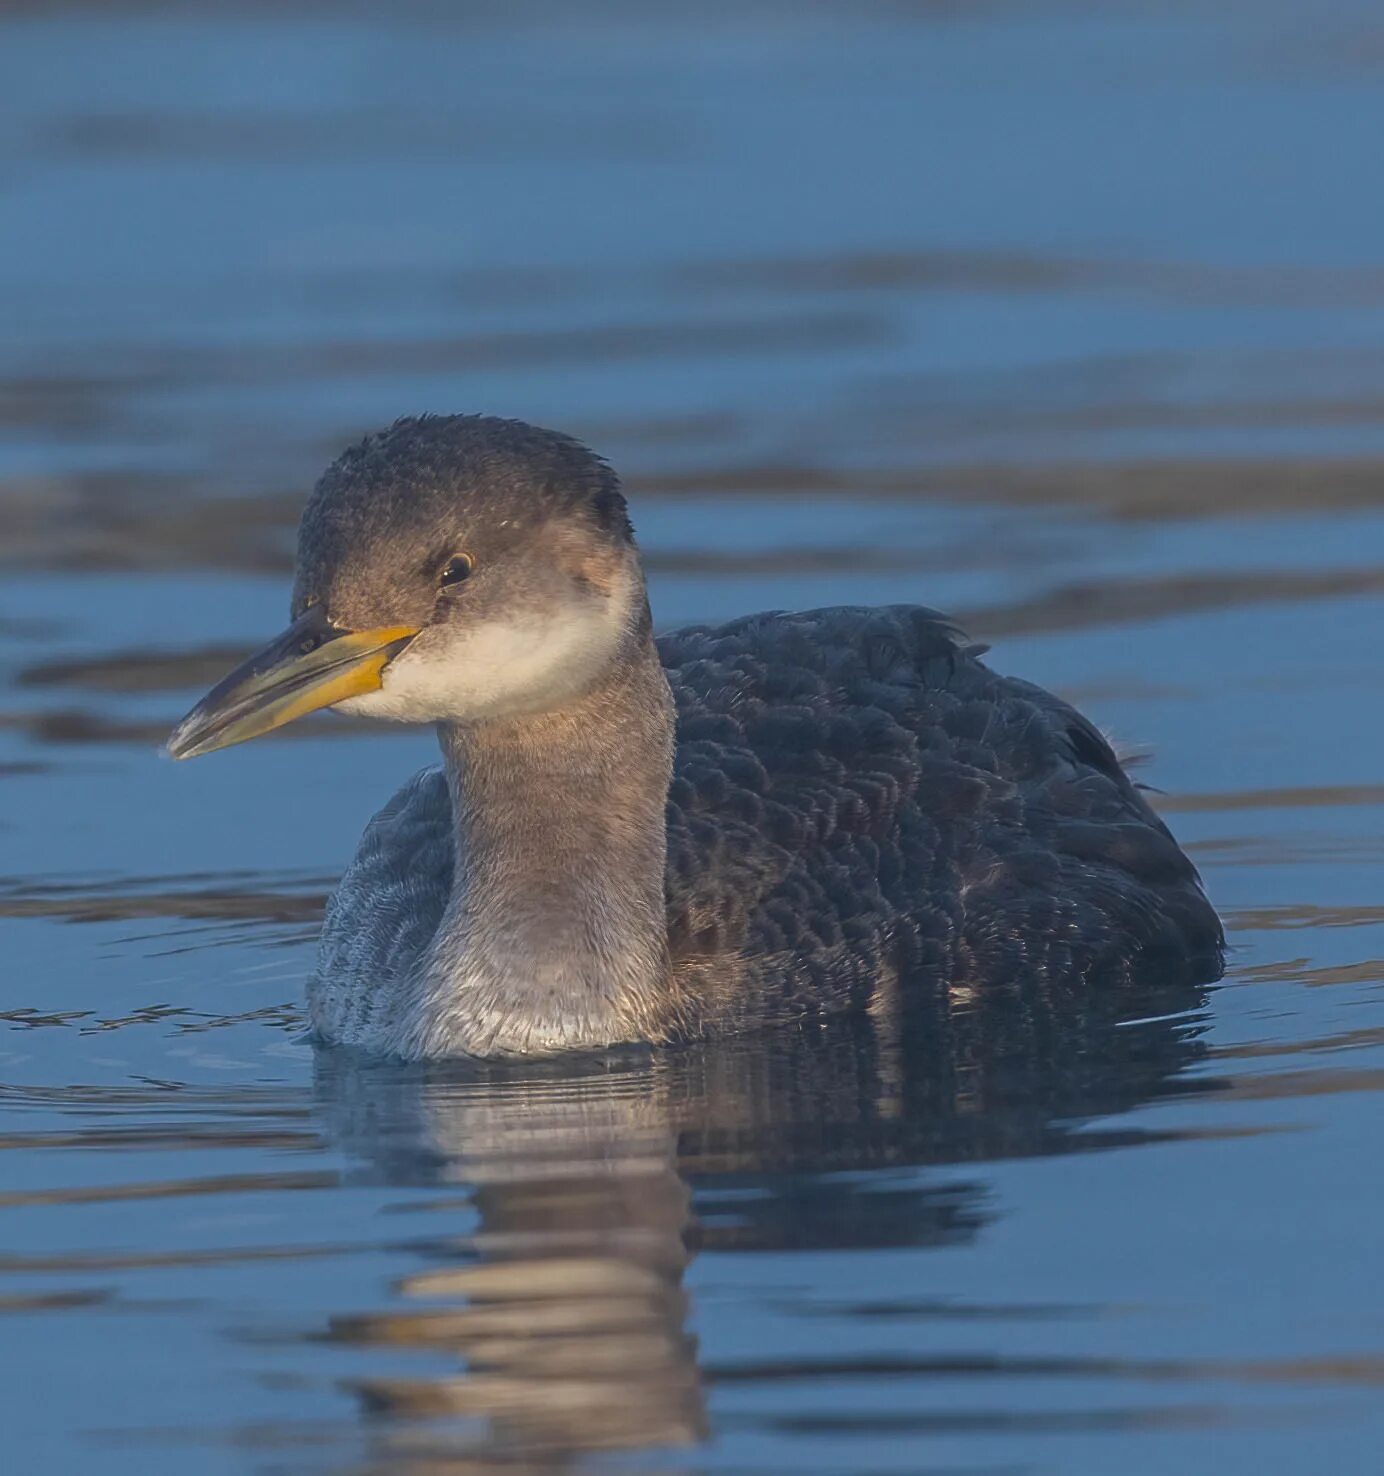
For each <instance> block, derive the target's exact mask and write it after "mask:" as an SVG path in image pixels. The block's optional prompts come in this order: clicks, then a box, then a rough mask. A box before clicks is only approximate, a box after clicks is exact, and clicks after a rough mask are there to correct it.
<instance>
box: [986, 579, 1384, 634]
mask: <svg viewBox="0 0 1384 1476" xmlns="http://www.w3.org/2000/svg"><path fill="white" fill-rule="evenodd" d="M1381 589H1384V567H1381V568H1364V569H1335V570H1331V571H1329V572H1325V573H1320V574H1319V573H1311V572H1302V571H1288V570H1282V569H1276V570H1266V571H1264V572H1263V573H1260V574H1235V573H1226V572H1222V573H1218V574H1184V575H1180V576H1175V577H1172V578H1165V579H1148V580H1138V579H1131V580H1120V581H1111V582H1108V583H1107V582H1103V581H1094V580H1093V581H1090V582H1088V583H1084V584H1079V585H1068V586H1066V587H1063V588H1058V589H1053V590H1049V591H1047V592H1045V593H1044V594H1041V595H1038V596H1036V597H1034V598H1032V599H1025V600H1020V601H1015V602H1014V603H1012V604H1006V605H996V606H989V607H981V608H978V609H973V610H962V611H959V612H958V615H957V618H958V619H959V620H960V622H961V623H962V624H963V625H964V626H965V627H966V628H967V629H968V630H972V631H974V632H975V633H976V634H977V635H981V636H990V635H1016V634H1028V633H1032V632H1036V631H1051V630H1072V629H1080V628H1081V627H1082V626H1086V625H1095V626H1108V625H1116V624H1122V623H1125V622H1129V621H1145V620H1156V619H1158V618H1160V617H1166V616H1174V615H1187V614H1190V613H1194V612H1197V611H1203V610H1222V609H1225V608H1227V607H1230V606H1236V605H1252V604H1288V603H1299V602H1309V601H1313V600H1324V599H1332V598H1338V597H1340V596H1343V595H1357V594H1371V593H1375V592H1376V591H1378V590H1381Z"/></svg>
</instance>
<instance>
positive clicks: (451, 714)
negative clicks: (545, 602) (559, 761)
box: [337, 600, 624, 723]
mask: <svg viewBox="0 0 1384 1476" xmlns="http://www.w3.org/2000/svg"><path fill="white" fill-rule="evenodd" d="M623 633H624V602H623V601H621V600H608V601H607V600H602V601H599V602H598V601H596V600H583V601H581V602H579V603H578V602H575V601H574V602H573V604H572V605H570V606H568V607H567V608H566V609H563V610H554V611H552V612H551V613H545V614H541V615H521V616H514V617H512V618H510V619H495V620H489V621H486V622H485V623H484V624H478V625H474V626H466V625H464V624H462V623H458V624H457V625H456V626H453V627H447V628H438V629H434V630H429V631H424V632H423V634H422V635H420V636H419V637H418V639H417V640H415V641H414V643H413V644H412V645H411V646H409V647H408V648H407V649H406V650H405V651H404V652H403V653H402V654H401V655H399V656H397V657H395V659H394V660H393V661H391V662H390V664H389V665H388V666H387V667H386V668H385V670H384V685H383V687H382V688H381V689H380V690H379V691H378V692H369V693H366V694H365V695H364V696H361V697H351V698H348V699H347V700H346V701H345V702H340V703H338V704H337V709H338V711H340V712H346V713H352V714H358V715H360V716H362V717H373V718H386V719H389V720H391V721H394V722H401V723H435V722H447V721H453V722H474V721H476V720H479V719H484V718H493V717H502V716H505V715H506V714H508V713H516V712H526V711H537V710H540V709H543V708H546V707H552V706H556V705H557V704H559V703H561V702H564V701H566V700H569V699H570V698H573V697H576V696H577V695H578V694H580V693H581V692H583V691H585V690H586V689H587V688H588V687H590V686H591V684H592V683H593V682H594V680H595V679H596V677H597V676H598V675H599V673H600V672H601V671H602V670H603V669H604V668H605V667H606V666H607V665H608V664H609V663H610V662H611V661H612V660H613V659H614V657H615V654H616V652H617V650H618V648H619V644H620V639H621V636H622V635H623Z"/></svg>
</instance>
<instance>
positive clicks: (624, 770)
mask: <svg viewBox="0 0 1384 1476" xmlns="http://www.w3.org/2000/svg"><path fill="white" fill-rule="evenodd" d="M439 736H440V739H441V744H442V752H443V757H444V760H445V763H446V769H447V775H448V782H449V785H450V788H451V796H452V810H453V816H454V821H455V825H456V873H455V878H454V881H453V886H452V896H451V900H450V902H449V904H448V908H447V912H446V915H445V917H444V919H443V923H442V926H441V928H440V929H439V932H438V937H437V941H436V943H435V945H434V948H433V950H432V954H431V958H430V960H429V964H428V970H427V976H428V987H429V993H430V994H431V995H432V996H433V997H432V1001H431V1004H432V1009H431V1010H429V1012H428V1013H429V1014H430V1015H431V1016H432V1017H433V1018H434V1019H436V1020H438V1021H440V1022H442V1023H441V1025H440V1028H442V1029H444V1030H446V1031H447V1032H448V1040H447V1045H448V1048H449V1049H454V1050H455V1049H461V1050H466V1051H469V1052H472V1053H475V1054H516V1053H525V1052H528V1051H549V1050H554V1049H560V1048H571V1047H573V1046H577V1047H580V1046H599V1045H605V1044H610V1043H613V1042H616V1041H621V1040H628V1039H648V1038H650V1034H649V1032H650V1031H651V1030H652V1031H653V1032H654V1033H655V1034H657V1032H658V1030H659V1028H660V1024H661V1022H660V1019H659V1016H660V1015H661V1014H663V1013H665V1012H666V1010H667V1009H668V1006H669V1001H668V943H667V921H666V914H665V907H664V881H663V874H664V864H665V859H666V854H667V828H666V818H665V814H666V806H667V798H668V784H669V780H670V776H671V770H672V752H673V716H672V697H671V693H670V692H669V690H668V683H667V679H666V678H665V676H664V674H663V669H662V666H661V665H660V663H659V659H658V653H657V650H656V649H655V647H654V644H653V641H652V640H651V639H650V638H648V637H647V636H645V637H641V638H638V639H636V640H633V641H632V648H631V650H630V652H629V654H628V657H627V659H626V660H625V661H623V662H622V663H620V665H619V666H618V668H617V669H616V670H614V671H613V672H612V673H611V675H610V677H609V678H608V679H607V680H605V681H603V682H601V683H600V684H599V685H598V686H597V687H596V688H595V689H594V690H592V691H590V692H588V693H586V694H584V695H583V696H582V697H580V698H579V699H577V700H575V701H573V702H570V703H568V704H567V705H565V706H563V707H561V708H559V709H556V710H553V711H547V712H539V713H532V714H525V715H522V716H516V717H510V718H506V719H503V720H495V721H490V722H486V723H478V724H467V725H461V724H458V725H444V726H443V727H441V728H440V729H439ZM433 1044H434V1045H436V1044H438V1042H433Z"/></svg>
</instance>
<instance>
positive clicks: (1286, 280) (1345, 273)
mask: <svg viewBox="0 0 1384 1476" xmlns="http://www.w3.org/2000/svg"><path fill="white" fill-rule="evenodd" d="M679 277H680V278H681V280H684V281H686V282H689V283H692V284H694V285H698V286H701V285H707V286H714V287H720V288H735V289H737V290H739V291H742V292H745V293H747V294H749V295H752V296H755V297H761V296H764V295H770V296H772V295H775V294H778V293H802V292H887V293H894V292H899V291H908V292H919V291H934V292H1001V293H1012V292H1020V293H1023V292H1038V293H1050V292H1055V293H1063V294H1066V293H1071V292H1111V291H1135V292H1143V293H1149V294H1151V295H1153V296H1156V297H1160V298H1170V299H1174V300H1182V301H1191V302H1197V303H1206V304H1211V303H1214V304H1216V305H1218V306H1223V307H1228V306H1235V305H1241V306H1243V305H1254V304H1266V305H1270V306H1273V307H1275V308H1280V309H1281V308H1290V307H1294V306H1297V307H1307V306H1322V305H1347V306H1374V305H1377V304H1379V303H1384V271H1380V270H1379V269H1378V268H1376V267H1370V266H1365V267H1346V266H1342V267H1327V266H1322V267H1305V266H1292V265H1288V266H1269V265H1265V264H1262V263H1242V264H1239V265H1233V266H1229V265H1221V264H1218V263H1210V262H1173V261H1168V262H1156V261H1135V260H1120V259H1118V258H1098V257H1089V258H1085V259H1080V258H1063V257H1057V256H1044V255H1041V254H1038V253H1032V252H1022V251H1010V252H1005V251H994V250H986V249H983V248H977V249H969V250H968V249H965V248H958V249H954V250H921V251H920V250H916V249H915V250H900V251H889V250H875V251H856V252H842V253H837V254H834V255H830V256H808V255H802V256H797V255H795V256H786V257H779V258H773V259H767V258H766V259H759V260H755V259H749V260H744V261H738V262H736V261H725V262H712V263H707V264H705V265H694V266H689V267H686V268H684V269H682V270H681V271H680V273H679Z"/></svg>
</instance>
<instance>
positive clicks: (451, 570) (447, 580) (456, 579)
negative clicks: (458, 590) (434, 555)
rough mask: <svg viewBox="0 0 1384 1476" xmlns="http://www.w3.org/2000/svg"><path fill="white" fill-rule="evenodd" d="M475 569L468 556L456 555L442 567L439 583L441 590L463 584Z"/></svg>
mask: <svg viewBox="0 0 1384 1476" xmlns="http://www.w3.org/2000/svg"><path fill="white" fill-rule="evenodd" d="M475 568H476V561H475V559H473V558H472V557H471V555H470V554H457V555H456V557H455V558H451V559H448V560H447V562H446V564H445V565H444V566H443V569H442V576H441V579H440V581H439V582H440V583H441V585H442V588H443V589H452V588H454V587H455V586H456V585H458V584H464V583H465V582H466V581H467V580H468V579H469V578H470V577H471V575H472V574H473V573H474V572H475Z"/></svg>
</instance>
